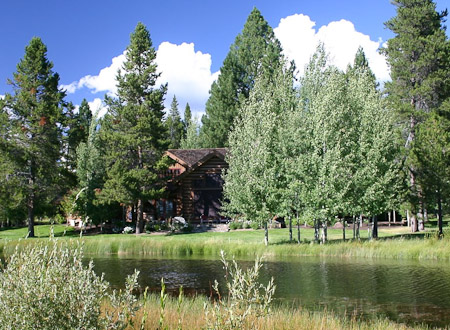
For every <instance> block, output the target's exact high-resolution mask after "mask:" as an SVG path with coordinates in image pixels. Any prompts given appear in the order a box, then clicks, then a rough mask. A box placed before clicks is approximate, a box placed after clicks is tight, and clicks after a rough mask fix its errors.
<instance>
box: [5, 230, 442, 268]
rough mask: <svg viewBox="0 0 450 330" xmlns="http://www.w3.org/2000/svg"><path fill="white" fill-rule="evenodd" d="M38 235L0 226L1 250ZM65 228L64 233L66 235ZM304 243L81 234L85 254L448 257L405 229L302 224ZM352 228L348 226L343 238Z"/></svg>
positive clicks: (226, 235) (213, 235) (281, 236)
mask: <svg viewBox="0 0 450 330" xmlns="http://www.w3.org/2000/svg"><path fill="white" fill-rule="evenodd" d="M35 228H36V229H35V230H36V236H38V237H40V238H37V239H25V240H24V239H22V240H21V238H23V237H25V236H26V228H21V229H9V230H0V253H1V252H3V253H4V254H6V255H8V254H10V253H12V251H13V250H14V248H15V246H16V245H17V244H19V246H20V247H26V246H28V245H29V244H34V242H36V240H39V239H45V238H46V237H48V236H49V232H50V228H51V226H49V225H42V226H36V227H35ZM64 231H66V232H65V235H63V234H64ZM54 233H55V236H60V237H61V238H62V239H68V240H71V241H74V242H75V241H76V240H78V233H77V232H75V231H73V228H69V227H66V226H64V225H55V226H54ZM301 233H302V244H297V243H296V242H295V234H296V233H295V232H294V241H293V242H289V240H288V238H289V232H288V229H271V230H270V231H269V242H270V243H269V246H268V247H266V246H264V243H263V239H264V232H263V231H262V230H256V231H255V230H244V231H230V232H203V233H192V234H175V235H156V234H150V235H139V236H136V235H124V234H110V235H105V234H103V235H100V234H99V235H91V236H84V237H83V238H82V240H83V241H84V246H85V253H87V254H91V255H108V254H128V255H142V256H151V255H158V256H184V255H197V256H218V255H219V253H220V251H221V250H224V251H225V252H227V254H228V255H234V256H236V257H254V256H256V255H264V256H267V257H275V256H333V257H336V256H337V257H363V258H393V259H419V260H422V259H439V260H450V244H449V243H450V239H447V238H445V239H443V240H438V239H436V238H424V237H423V236H424V234H423V233H422V234H418V235H411V234H409V233H408V228H406V227H390V228H383V229H380V233H379V234H380V235H379V236H380V239H379V240H376V241H368V240H367V239H366V237H367V230H364V231H362V232H361V235H362V240H361V241H349V240H347V241H345V242H343V241H342V230H341V229H329V231H328V239H329V242H328V244H325V245H321V244H315V243H314V242H313V238H314V230H313V229H311V228H302V229H301ZM351 235H352V231H351V230H350V229H349V230H347V237H351Z"/></svg>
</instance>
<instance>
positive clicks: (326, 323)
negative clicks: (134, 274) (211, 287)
mask: <svg viewBox="0 0 450 330" xmlns="http://www.w3.org/2000/svg"><path fill="white" fill-rule="evenodd" d="M205 305H206V307H207V308H212V306H211V302H210V301H209V299H207V298H205V297H192V298H184V300H183V303H182V304H181V308H180V307H179V304H178V300H177V298H174V297H168V298H167V299H166V301H165V308H164V314H165V316H164V325H165V326H166V327H167V329H179V325H180V323H181V327H180V328H181V329H189V330H191V329H207V319H206V317H205V313H204V309H205ZM143 312H144V311H143V310H141V311H139V312H138V313H137V314H136V322H135V325H134V329H140V328H141V322H140V320H141V319H142V315H143ZM146 312H147V313H148V317H147V321H146V323H145V326H144V329H158V327H159V318H160V297H159V296H158V295H156V294H154V295H150V297H149V298H148V301H147V307H146ZM180 321H181V322H180ZM242 329H262V330H273V329H336V330H339V329H351V330H357V329H358V330H359V329H361V330H371V329H375V330H382V329H383V330H388V329H393V330H396V329H402V330H403V329H427V327H426V326H418V325H415V326H414V327H411V326H407V325H404V324H398V323H395V322H393V321H390V320H388V319H383V318H374V319H367V320H361V319H357V318H355V317H353V318H347V317H345V316H338V315H336V314H334V313H333V312H329V311H317V312H312V311H308V310H304V309H301V308H296V309H294V308H289V307H274V308H273V309H272V312H271V313H270V314H269V315H267V316H265V317H264V318H257V317H255V318H252V317H250V318H249V319H248V320H246V322H245V324H244V326H243V328H242Z"/></svg>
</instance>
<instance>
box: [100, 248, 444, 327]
mask: <svg viewBox="0 0 450 330" xmlns="http://www.w3.org/2000/svg"><path fill="white" fill-rule="evenodd" d="M92 260H93V261H94V264H95V271H96V272H98V273H99V274H100V273H104V274H105V279H106V280H107V281H108V282H110V283H111V284H112V286H113V287H116V288H122V287H123V286H124V279H125V277H126V275H128V274H131V273H132V272H133V271H134V269H138V270H139V271H140V278H139V284H140V286H141V287H142V288H145V287H149V288H150V290H151V291H159V290H160V280H161V278H162V277H163V278H164V280H165V283H166V288H167V290H168V291H169V292H171V293H174V294H176V293H177V292H178V289H179V287H180V286H181V285H182V286H183V289H184V291H185V292H186V294H188V295H194V294H204V295H210V293H211V285H212V283H214V280H215V279H217V280H218V281H219V283H220V284H221V286H220V287H221V288H222V289H223V288H224V287H225V285H224V283H225V282H224V270H223V266H222V264H221V262H220V261H219V260H215V259H211V258H198V257H197V258H195V257H184V258H182V259H181V258H166V257H165V258H164V259H163V258H153V257H152V258H142V257H130V256H126V257H124V256H109V257H98V256H96V257H93V258H92ZM238 263H239V264H240V265H242V266H243V267H247V266H251V265H252V264H253V261H251V260H239V261H238ZM271 276H273V277H274V278H275V283H276V286H277V289H276V293H275V298H276V300H275V304H285V305H288V306H293V307H295V306H299V305H301V306H303V307H306V308H308V309H312V310H320V309H324V308H326V309H327V310H333V311H336V312H337V313H338V314H341V315H342V314H346V315H353V314H355V315H357V316H361V317H368V318H369V317H373V316H374V315H377V316H380V317H387V318H389V319H391V320H394V321H396V322H403V323H407V324H417V323H425V324H428V325H430V326H447V325H449V324H450V263H448V262H442V261H439V262H438V261H436V262H433V261H410V260H377V259H355V258H352V259H350V258H348V259H347V258H329V257H327V258H318V257H297V258H282V259H277V260H273V259H271V260H265V261H264V265H263V268H262V271H261V281H262V282H263V283H267V282H268V280H269V279H270V277H271Z"/></svg>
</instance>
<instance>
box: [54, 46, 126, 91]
mask: <svg viewBox="0 0 450 330" xmlns="http://www.w3.org/2000/svg"><path fill="white" fill-rule="evenodd" d="M124 61H125V52H124V53H123V54H121V55H119V56H116V57H114V58H113V59H112V61H111V65H110V66H108V67H106V68H103V69H101V70H100V72H99V73H98V75H96V76H91V75H87V76H84V77H83V78H81V79H80V80H79V81H74V82H72V83H71V84H68V85H61V86H60V87H61V88H64V89H65V90H66V91H67V93H69V94H73V93H75V92H76V91H77V90H78V89H81V88H83V87H86V88H88V89H91V90H92V93H93V94H96V93H99V92H106V93H108V94H110V95H111V94H115V93H116V92H117V87H116V75H117V71H118V70H119V69H120V68H121V67H122V64H123V62H124Z"/></svg>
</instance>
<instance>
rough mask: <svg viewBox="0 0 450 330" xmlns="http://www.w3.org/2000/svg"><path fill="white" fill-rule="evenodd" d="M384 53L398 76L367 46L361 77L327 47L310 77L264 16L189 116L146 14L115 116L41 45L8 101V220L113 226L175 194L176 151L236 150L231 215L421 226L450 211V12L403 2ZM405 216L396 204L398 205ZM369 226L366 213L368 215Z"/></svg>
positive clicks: (121, 80)
mask: <svg viewBox="0 0 450 330" xmlns="http://www.w3.org/2000/svg"><path fill="white" fill-rule="evenodd" d="M393 3H394V5H395V6H396V10H397V12H396V16H395V17H393V18H391V19H390V20H389V21H387V22H386V23H385V26H386V28H388V29H389V30H391V31H392V33H393V34H394V37H393V38H391V39H389V40H388V41H387V43H386V44H385V46H384V47H383V48H382V49H380V52H381V53H382V54H384V56H385V58H386V60H387V63H388V65H389V68H390V72H391V80H390V81H387V82H384V83H382V82H379V81H377V80H376V78H375V75H374V74H373V72H372V71H371V69H370V63H369V61H368V60H367V58H366V56H365V54H364V51H363V49H362V48H360V49H359V50H358V52H357V53H356V54H355V58H354V62H353V64H352V65H349V66H348V68H347V69H346V70H345V71H341V70H339V69H337V68H336V67H334V66H333V65H332V64H330V61H329V59H328V55H327V50H326V49H325V47H324V46H323V45H319V46H318V47H317V50H316V52H315V54H314V55H313V56H312V58H311V59H310V61H309V64H308V65H307V67H306V68H305V73H304V74H303V75H302V76H301V77H298V75H297V69H298V68H296V66H295V63H294V62H288V61H287V60H286V58H285V57H284V56H283V50H282V47H281V45H280V42H279V41H278V40H277V39H276V37H275V35H274V32H273V30H272V28H271V27H270V26H269V24H268V23H267V21H266V20H265V19H264V17H263V16H262V14H261V12H259V10H258V9H256V8H255V9H254V10H253V11H252V12H251V13H250V15H249V16H248V19H247V22H246V23H245V25H244V27H243V30H242V31H241V33H240V34H238V35H237V36H236V39H235V41H234V43H233V44H232V45H231V46H230V51H229V53H228V55H227V56H226V58H225V60H224V62H223V65H222V67H221V69H220V75H219V76H218V79H217V80H216V81H215V82H214V83H213V84H212V86H211V89H210V97H209V99H208V101H207V103H206V106H205V115H204V116H203V117H202V118H201V123H200V122H199V119H198V118H196V117H195V116H194V117H193V116H192V114H191V110H190V107H189V104H186V107H185V110H184V117H183V118H184V119H182V116H181V114H180V111H179V104H178V102H177V99H176V97H174V98H173V100H172V104H171V107H170V109H168V110H166V109H165V108H164V104H163V102H164V98H165V95H166V93H167V88H168V86H167V84H165V85H161V86H156V80H157V78H158V77H159V75H160V73H159V72H158V68H157V65H156V63H155V58H156V51H155V49H154V47H153V45H152V40H151V38H150V33H149V31H148V30H147V28H146V27H145V26H144V25H143V24H142V23H138V24H137V26H136V28H135V30H134V31H133V33H132V34H131V37H130V43H129V45H128V47H127V49H126V61H125V63H124V64H123V67H122V68H121V70H119V72H118V73H117V76H116V81H117V90H118V92H117V95H114V96H105V100H104V103H105V105H106V107H107V109H108V112H107V113H106V115H105V116H103V117H99V116H98V113H97V112H96V109H90V108H89V105H88V103H87V101H86V100H84V101H83V102H82V103H81V105H80V106H79V107H75V105H74V104H72V103H70V102H67V101H66V100H65V98H66V92H65V91H64V90H62V89H61V88H60V87H59V79H60V77H59V75H58V73H56V72H54V71H53V63H52V62H51V61H50V59H48V58H47V47H46V45H45V44H44V43H43V41H42V40H41V39H40V38H39V37H35V38H33V39H32V40H31V41H30V43H29V44H28V45H27V46H26V48H25V54H24V56H23V58H22V59H20V60H19V62H18V64H17V69H16V72H15V73H14V75H13V77H12V78H11V79H10V80H9V81H8V82H9V84H10V85H11V86H12V89H13V92H12V93H10V94H6V95H5V98H4V99H0V136H1V139H0V226H1V227H7V226H23V225H25V224H27V226H28V232H29V236H30V237H33V236H34V224H35V222H36V219H40V218H43V217H48V218H52V219H55V221H60V222H63V221H65V218H66V216H67V215H68V214H73V213H75V214H77V215H78V216H80V217H81V218H83V219H85V220H86V221H87V222H90V223H92V224H95V225H97V224H100V223H103V222H105V221H109V220H111V219H113V218H115V217H120V216H121V215H122V212H123V210H124V208H125V207H132V208H133V210H134V212H135V220H136V233H141V232H143V230H144V222H145V221H144V218H143V212H144V203H145V202H146V201H148V200H152V199H158V198H163V197H164V196H165V193H166V192H165V183H166V178H165V176H164V175H162V174H163V173H165V171H166V170H167V168H168V166H169V165H170V162H169V160H168V159H167V158H166V157H165V156H164V153H165V151H166V150H167V149H169V148H183V149H194V148H217V147H227V148H228V149H229V153H228V155H227V161H228V163H229V170H228V171H227V172H226V173H225V174H224V176H223V178H224V181H225V185H224V201H223V203H224V213H225V214H226V215H228V216H229V217H231V218H242V219H246V220H252V221H256V222H259V223H260V224H261V226H263V227H265V228H266V243H267V240H268V236H267V224H268V222H269V221H271V219H273V218H274V217H283V218H286V219H288V218H289V219H291V218H295V219H298V220H296V221H297V223H299V221H300V219H301V221H302V222H303V221H307V222H309V223H312V224H314V226H315V227H316V228H318V227H319V226H320V227H322V228H324V229H325V235H326V228H327V226H329V225H332V224H334V223H335V222H336V221H339V220H340V219H343V218H345V217H349V218H352V219H353V221H354V222H355V219H362V217H364V218H365V219H371V222H372V225H373V229H372V237H373V238H376V237H377V226H376V224H377V216H379V215H380V214H383V213H385V212H391V211H393V210H394V211H397V212H399V213H400V214H401V215H402V216H404V217H407V218H408V223H409V225H410V227H411V231H412V232H416V231H420V230H423V229H424V223H425V222H427V221H428V219H429V218H431V217H436V218H437V223H438V235H439V236H442V235H443V233H444V230H443V217H444V215H445V214H448V213H449V212H450V201H449V196H450V155H449V153H450V81H449V79H450V78H449V77H450V55H449V54H450V42H449V40H448V37H447V35H446V27H445V25H444V24H445V21H446V18H447V15H448V12H447V10H445V11H443V12H437V11H436V5H435V3H434V2H433V1H431V0H420V1H419V0H396V1H394V2H393ZM394 214H395V213H394ZM358 223H359V222H358Z"/></svg>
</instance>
